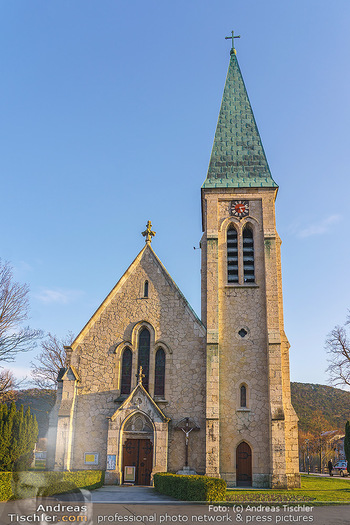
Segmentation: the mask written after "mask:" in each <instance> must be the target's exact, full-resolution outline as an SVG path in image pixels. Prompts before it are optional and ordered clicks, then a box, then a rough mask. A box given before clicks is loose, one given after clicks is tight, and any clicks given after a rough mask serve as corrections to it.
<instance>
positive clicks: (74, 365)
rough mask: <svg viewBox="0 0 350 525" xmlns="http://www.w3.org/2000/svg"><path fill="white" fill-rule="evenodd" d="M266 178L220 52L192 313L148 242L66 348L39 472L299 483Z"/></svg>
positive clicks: (245, 108)
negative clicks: (198, 306)
mask: <svg viewBox="0 0 350 525" xmlns="http://www.w3.org/2000/svg"><path fill="white" fill-rule="evenodd" d="M277 190H278V187H277V184H276V183H275V182H274V180H273V178H272V176H271V173H270V170H269V167H268V163H267V160H266V157H265V153H264V150H263V147H262V143H261V139H260V135H259V132H258V129H257V126H256V123H255V119H254V115H253V112H252V108H251V105H250V102H249V99H248V95H247V92H246V89H245V86H244V82H243V78H242V75H241V72H240V69H239V65H238V61H237V58H236V52H235V50H234V49H231V55H230V64H229V68H228V74H227V78H226V83H225V88H224V94H223V99H222V104H221V109H220V113H219V119H218V124H217V129H216V133H215V138H214V145H213V149H212V154H211V159H210V164H209V169H208V174H207V178H206V180H205V182H204V184H203V186H202V190H201V191H202V224H203V236H202V239H201V251H202V268H201V275H202V285H201V288H202V312H201V320H200V319H199V318H198V317H197V315H196V314H195V312H194V311H193V310H192V308H191V307H190V305H189V304H188V302H187V301H186V299H185V297H184V296H183V295H182V293H181V291H180V290H179V288H178V287H177V286H176V284H175V283H174V281H173V280H172V278H171V277H170V275H169V274H168V272H167V270H166V269H165V267H164V266H163V264H162V262H161V261H160V260H159V259H158V257H157V255H156V254H155V252H154V251H153V248H152V244H151V241H152V236H153V235H154V232H152V230H151V224H150V222H149V223H148V224H147V229H146V231H145V232H143V234H144V235H145V237H146V239H145V240H146V243H145V246H144V248H143V249H142V250H141V252H140V253H139V254H138V255H137V257H136V259H135V260H134V261H133V263H132V264H131V266H130V267H129V268H128V269H127V271H126V272H125V274H124V275H123V276H122V278H121V279H120V280H119V282H118V283H117V285H116V286H115V287H114V288H113V290H112V291H111V292H110V294H109V295H108V296H107V298H106V299H105V301H104V302H103V303H102V304H101V306H100V307H99V308H98V310H97V311H96V312H95V314H94V315H93V316H92V318H91V319H90V320H89V321H88V323H87V324H86V326H85V327H84V328H83V330H82V331H81V332H80V334H79V335H78V337H77V338H76V339H75V341H74V342H73V344H72V345H71V347H69V348H66V351H67V364H66V368H64V369H62V370H61V371H60V374H59V376H58V395H57V402H56V405H55V407H54V409H53V411H52V413H51V416H50V430H49V436H48V443H49V451H48V467H49V468H51V469H55V470H66V469H91V468H95V469H105V470H106V481H107V482H108V483H125V482H129V483H136V484H146V485H147V484H150V483H151V482H152V476H153V475H154V474H155V473H156V472H166V471H169V472H181V473H186V472H187V473H194V472H196V473H199V474H207V475H209V476H220V477H222V478H224V479H225V480H226V481H227V483H228V485H229V486H255V487H276V488H277V487H281V488H282V487H288V488H291V487H295V486H299V483H300V479H299V465H298V436H297V416H296V414H295V411H294V409H293V407H292V404H291V395H290V380H289V343H288V340H287V338H286V335H285V333H284V325H283V305H282V280H281V259H280V245H281V241H280V238H279V236H278V234H277V231H276V224H275V199H276V196H277Z"/></svg>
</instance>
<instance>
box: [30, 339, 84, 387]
mask: <svg viewBox="0 0 350 525" xmlns="http://www.w3.org/2000/svg"><path fill="white" fill-rule="evenodd" d="M73 340H74V336H73V334H72V333H71V332H68V334H67V335H66V336H65V337H64V338H62V339H60V338H58V337H57V336H56V335H53V334H50V333H49V334H48V335H47V338H46V339H44V340H43V341H42V342H41V352H40V354H39V355H37V356H36V358H35V361H32V362H31V368H32V377H33V381H34V383H35V384H36V385H37V386H38V387H39V388H56V385H57V383H56V380H57V375H58V372H59V371H60V369H61V368H64V367H65V366H66V358H67V355H66V350H65V347H66V346H70V345H71V344H72V342H73Z"/></svg>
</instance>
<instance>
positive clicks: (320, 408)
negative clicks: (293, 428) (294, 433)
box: [291, 383, 350, 434]
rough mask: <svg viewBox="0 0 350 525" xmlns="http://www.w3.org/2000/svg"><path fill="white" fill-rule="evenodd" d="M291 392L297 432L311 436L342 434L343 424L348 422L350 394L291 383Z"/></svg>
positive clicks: (332, 388)
mask: <svg viewBox="0 0 350 525" xmlns="http://www.w3.org/2000/svg"><path fill="white" fill-rule="evenodd" d="M291 392H292V404H293V406H294V409H295V411H296V413H297V415H298V418H299V430H301V431H303V432H310V433H312V434H320V433H321V432H324V431H327V430H341V431H342V432H344V429H345V423H346V422H347V421H348V420H350V392H347V391H346V390H341V389H340V388H334V387H332V386H325V385H317V384H316V385H314V384H311V383H291Z"/></svg>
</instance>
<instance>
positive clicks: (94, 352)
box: [71, 246, 205, 472]
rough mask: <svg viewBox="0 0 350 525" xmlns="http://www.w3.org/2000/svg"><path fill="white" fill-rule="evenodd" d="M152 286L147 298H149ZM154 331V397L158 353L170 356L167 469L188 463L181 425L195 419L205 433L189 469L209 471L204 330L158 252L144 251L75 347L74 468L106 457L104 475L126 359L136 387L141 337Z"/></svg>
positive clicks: (194, 443) (196, 435)
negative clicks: (92, 455)
mask: <svg viewBox="0 0 350 525" xmlns="http://www.w3.org/2000/svg"><path fill="white" fill-rule="evenodd" d="M145 280H148V282H149V294H148V298H144V297H143V290H144V282H145ZM143 326H147V327H148V329H149V330H150V332H151V353H150V389H149V393H150V395H151V396H152V397H153V391H154V364H155V351H156V349H157V347H158V346H161V347H162V348H163V349H164V350H165V352H166V374H165V396H164V397H165V402H162V403H161V404H160V405H159V406H160V408H161V410H162V411H163V412H164V414H165V415H166V416H167V417H168V418H170V419H171V421H170V422H169V456H168V469H169V470H171V471H176V470H178V469H180V468H181V467H182V466H183V464H184V453H185V447H184V436H183V433H182V432H181V431H178V430H174V426H175V425H176V424H177V423H178V421H179V420H181V419H182V418H184V417H191V418H192V419H194V420H195V421H196V423H197V424H198V425H199V426H200V429H201V430H200V431H199V432H193V433H192V434H193V436H192V435H191V438H190V454H189V460H190V461H189V462H190V465H191V467H193V468H195V469H196V470H197V471H199V472H204V469H205V357H204V356H205V350H204V348H205V329H204V328H203V326H202V325H201V323H200V322H199V321H198V319H197V318H196V317H195V315H194V314H193V312H192V311H191V310H190V308H189V306H188V304H187V302H186V301H185V299H184V298H183V296H182V295H181V294H180V293H179V291H178V290H177V288H176V286H175V285H174V284H173V283H172V282H171V280H170V277H169V276H168V274H167V273H166V272H164V271H163V268H162V266H161V265H160V263H159V262H158V260H157V258H156V256H155V255H154V252H153V251H152V249H151V248H150V247H148V246H146V248H145V249H144V250H143V251H142V252H141V254H140V256H139V257H138V258H137V259H136V260H135V262H134V263H133V265H132V266H131V267H130V268H129V270H128V271H127V272H126V274H125V275H124V277H123V278H122V279H121V281H120V282H119V284H118V285H117V286H116V288H115V289H114V291H113V292H112V293H111V294H110V295H109V296H108V298H107V299H106V301H105V305H104V307H103V308H100V309H99V310H98V311H97V314H95V316H93V317H92V319H91V320H90V322H89V323H88V325H87V326H86V328H85V329H84V330H83V331H82V333H81V334H80V335H79V336H78V338H77V339H76V341H75V343H74V344H73V354H72V361H71V364H72V365H73V366H74V367H75V368H76V369H77V371H78V374H79V376H80V378H81V382H80V383H79V386H78V390H77V393H78V396H77V407H76V413H75V419H74V445H73V459H72V468H76V469H80V468H91V467H90V466H86V465H84V452H99V455H100V456H99V465H98V466H96V468H105V465H106V451H107V429H108V424H107V423H108V420H107V418H108V417H111V416H112V415H113V413H114V412H115V410H116V409H117V408H118V406H120V403H119V404H118V403H116V402H115V400H116V399H118V397H119V395H120V373H121V370H120V368H121V355H122V351H123V348H124V347H125V346H128V347H129V348H130V349H131V350H132V354H133V373H132V388H134V387H135V386H136V377H135V376H136V373H137V339H138V331H139V330H140V329H141V328H142V327H143Z"/></svg>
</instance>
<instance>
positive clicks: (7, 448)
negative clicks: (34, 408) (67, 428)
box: [0, 403, 38, 472]
mask: <svg viewBox="0 0 350 525" xmlns="http://www.w3.org/2000/svg"><path fill="white" fill-rule="evenodd" d="M37 438H38V424H37V421H36V419H35V416H32V415H31V413H30V408H29V407H28V409H27V410H26V412H25V413H24V410H23V405H22V406H21V408H20V409H19V410H17V408H16V405H15V403H12V404H11V406H10V407H8V406H7V405H6V404H1V405H0V471H3V472H10V471H13V470H26V469H28V468H29V467H30V465H31V463H32V461H33V457H34V456H33V450H34V444H35V442H36V440H37Z"/></svg>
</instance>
